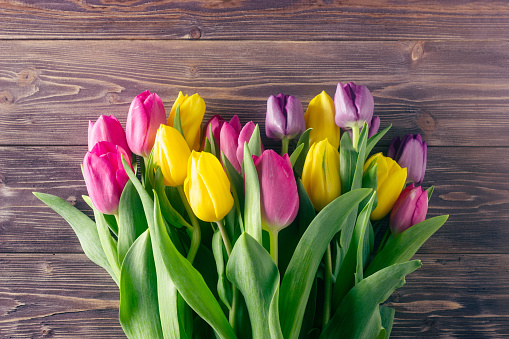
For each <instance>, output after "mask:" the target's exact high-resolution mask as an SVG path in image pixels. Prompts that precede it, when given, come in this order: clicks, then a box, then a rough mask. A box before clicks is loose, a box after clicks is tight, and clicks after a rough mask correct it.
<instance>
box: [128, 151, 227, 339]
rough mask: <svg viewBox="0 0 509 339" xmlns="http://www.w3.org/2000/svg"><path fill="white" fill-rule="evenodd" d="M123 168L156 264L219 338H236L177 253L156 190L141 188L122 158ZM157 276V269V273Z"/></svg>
mask: <svg viewBox="0 0 509 339" xmlns="http://www.w3.org/2000/svg"><path fill="white" fill-rule="evenodd" d="M122 163H123V165H124V169H125V171H126V173H127V175H128V176H129V179H131V181H132V182H133V184H134V186H135V187H136V189H137V190H138V193H139V194H140V198H141V201H142V203H143V208H144V210H145V215H146V216H147V221H148V225H149V229H150V238H151V240H152V248H153V251H154V258H155V261H156V267H158V266H157V263H158V260H161V262H162V264H163V265H164V270H165V272H166V274H167V275H168V276H169V277H170V278H171V281H173V283H174V284H175V286H176V287H177V290H178V291H179V293H180V294H181V295H182V297H183V298H184V300H185V301H186V302H187V304H188V305H189V306H190V307H191V308H192V309H193V310H194V311H195V312H196V313H197V314H198V315H199V316H200V317H202V318H203V319H204V320H205V321H206V322H207V323H208V324H209V325H210V326H211V327H212V328H213V329H214V330H215V331H216V332H217V334H218V335H219V336H221V337H223V338H236V336H235V333H234V332H233V329H232V328H231V326H230V324H229V323H228V320H227V319H226V317H225V315H224V313H223V311H222V310H221V306H219V303H218V302H217V300H216V299H215V298H214V295H213V294H212V292H211V291H210V289H209V288H208V287H207V284H206V283H205V281H204V280H203V277H202V276H201V274H200V272H198V271H197V270H196V269H195V268H194V267H193V266H192V265H191V263H189V261H188V260H187V259H186V258H184V257H183V256H182V254H180V252H179V251H178V250H177V248H176V247H175V245H174V244H173V242H172V241H171V239H170V237H169V236H168V232H167V231H166V226H165V223H164V219H163V217H162V215H161V210H160V207H159V199H158V196H157V193H156V192H154V201H152V199H151V198H150V196H149V195H148V193H147V192H146V191H145V189H144V188H143V186H142V185H141V183H140V182H139V180H138V179H137V178H136V177H135V176H134V173H133V172H132V171H131V169H130V168H129V166H128V165H127V164H126V163H125V160H123V161H122ZM158 280H159V273H158Z"/></svg>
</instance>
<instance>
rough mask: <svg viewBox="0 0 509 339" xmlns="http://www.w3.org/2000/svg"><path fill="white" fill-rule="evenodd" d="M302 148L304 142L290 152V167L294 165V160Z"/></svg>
mask: <svg viewBox="0 0 509 339" xmlns="http://www.w3.org/2000/svg"><path fill="white" fill-rule="evenodd" d="M303 149H304V144H300V145H298V146H297V148H295V150H294V151H293V152H292V155H290V163H291V164H292V167H294V166H295V162H296V161H297V160H298V159H299V155H300V153H301V152H302V150H303Z"/></svg>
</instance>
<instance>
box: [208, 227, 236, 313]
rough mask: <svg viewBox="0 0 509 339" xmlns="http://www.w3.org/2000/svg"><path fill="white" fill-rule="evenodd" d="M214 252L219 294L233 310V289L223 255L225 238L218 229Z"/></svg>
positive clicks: (213, 246)
mask: <svg viewBox="0 0 509 339" xmlns="http://www.w3.org/2000/svg"><path fill="white" fill-rule="evenodd" d="M212 253H213V254H214V259H215V260H216V269H217V275H218V277H219V278H218V280H217V294H218V295H219V298H220V299H221V301H222V302H223V304H225V306H226V307H227V308H228V309H229V310H231V308H232V305H231V302H230V300H231V297H232V289H231V284H230V282H229V281H228V279H227V278H226V267H225V266H226V265H225V260H224V256H223V238H222V237H221V232H220V231H219V229H217V230H216V231H215V232H214V236H213V237H212Z"/></svg>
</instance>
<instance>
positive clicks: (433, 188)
mask: <svg viewBox="0 0 509 339" xmlns="http://www.w3.org/2000/svg"><path fill="white" fill-rule="evenodd" d="M434 191H435V186H431V187H430V188H428V189H427V190H426V192H428V201H429V200H430V199H431V196H432V195H433V192H434Z"/></svg>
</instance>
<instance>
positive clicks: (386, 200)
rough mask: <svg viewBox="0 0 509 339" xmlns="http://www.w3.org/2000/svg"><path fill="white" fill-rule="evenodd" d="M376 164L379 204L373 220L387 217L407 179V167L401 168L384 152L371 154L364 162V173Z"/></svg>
mask: <svg viewBox="0 0 509 339" xmlns="http://www.w3.org/2000/svg"><path fill="white" fill-rule="evenodd" d="M375 164H376V166H377V168H376V187H377V188H376V195H377V199H378V204H377V206H376V208H375V209H374V210H373V212H371V220H380V219H382V218H383V217H385V216H386V215H387V214H388V213H389V212H390V210H391V209H392V206H394V203H395V202H396V199H398V197H399V194H400V193H401V190H402V189H403V186H404V185H405V180H406V168H401V167H400V166H399V165H398V163H397V162H395V161H394V160H392V159H391V158H389V157H384V156H383V155H382V153H377V154H374V155H373V156H371V157H370V158H369V159H368V160H367V161H366V163H365V164H364V173H366V172H367V171H369V170H370V169H371V167H372V166H374V165H375Z"/></svg>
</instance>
